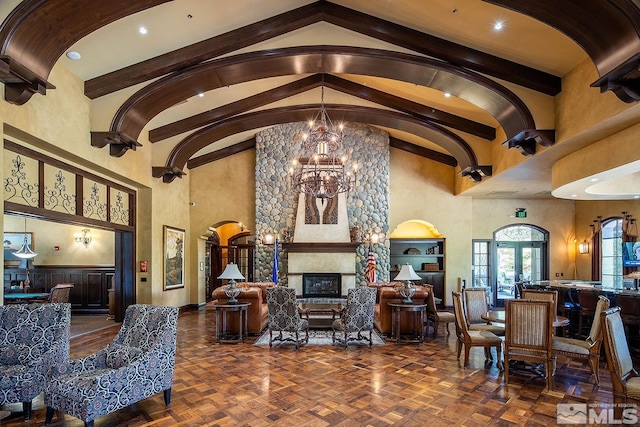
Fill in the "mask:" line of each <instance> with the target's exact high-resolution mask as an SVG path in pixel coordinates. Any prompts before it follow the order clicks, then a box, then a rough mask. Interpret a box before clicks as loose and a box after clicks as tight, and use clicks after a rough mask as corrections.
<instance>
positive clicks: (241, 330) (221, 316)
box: [214, 302, 251, 344]
mask: <svg viewBox="0 0 640 427" xmlns="http://www.w3.org/2000/svg"><path fill="white" fill-rule="evenodd" d="M250 305H251V303H250V302H241V303H238V304H216V305H214V307H215V309H216V342H217V343H219V344H222V343H241V342H242V341H243V339H244V338H246V337H247V307H249V306H250ZM228 313H238V334H237V335H231V334H229V333H228V332H227V314H228Z"/></svg>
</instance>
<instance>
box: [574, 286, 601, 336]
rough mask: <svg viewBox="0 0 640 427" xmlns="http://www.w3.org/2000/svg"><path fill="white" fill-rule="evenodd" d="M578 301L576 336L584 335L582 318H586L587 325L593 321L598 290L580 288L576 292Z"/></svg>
mask: <svg viewBox="0 0 640 427" xmlns="http://www.w3.org/2000/svg"><path fill="white" fill-rule="evenodd" d="M578 301H579V303H580V317H579V318H578V336H580V337H583V336H584V327H585V322H584V319H587V323H586V324H587V325H588V324H590V323H589V322H592V321H593V316H594V314H595V313H596V304H598V292H597V291H587V290H581V291H580V292H579V293H578Z"/></svg>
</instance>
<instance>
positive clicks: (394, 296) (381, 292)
mask: <svg viewBox="0 0 640 427" xmlns="http://www.w3.org/2000/svg"><path fill="white" fill-rule="evenodd" d="M414 287H415V288H416V293H415V295H414V296H413V297H412V298H411V299H412V300H413V303H414V304H426V303H427V296H428V295H429V291H427V289H426V288H425V287H424V286H414ZM403 299H404V298H403V297H402V295H400V293H399V292H398V288H396V287H381V288H378V302H377V303H376V309H375V312H374V317H373V324H374V325H375V327H376V329H377V330H378V331H380V333H381V334H387V335H388V334H390V333H391V317H392V312H391V307H389V303H398V304H400V303H402V300H403ZM413 315H414V313H411V312H402V313H400V334H402V335H405V334H406V335H414V334H417V333H418V331H414V330H413ZM420 325H422V322H420Z"/></svg>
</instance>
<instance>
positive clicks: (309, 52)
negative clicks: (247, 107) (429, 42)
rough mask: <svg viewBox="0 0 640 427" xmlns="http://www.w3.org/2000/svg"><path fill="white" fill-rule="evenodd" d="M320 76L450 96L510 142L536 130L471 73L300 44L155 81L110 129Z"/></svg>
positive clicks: (131, 130) (130, 132)
mask: <svg viewBox="0 0 640 427" xmlns="http://www.w3.org/2000/svg"><path fill="white" fill-rule="evenodd" d="M317 72H320V73H338V72H340V73H346V74H356V75H357V74H361V75H374V76H377V77H384V78H389V79H393V80H399V81H405V82H410V83H415V84H417V85H422V86H425V87H431V88H434V89H437V90H440V91H442V92H450V93H451V94H452V95H454V96H458V97H459V98H461V99H465V100H467V101H468V102H470V103H472V104H474V105H477V106H478V107H480V108H482V109H484V110H485V111H487V112H488V113H489V114H491V115H492V116H493V117H495V118H496V119H497V120H498V121H499V123H500V125H501V126H502V128H503V129H504V131H505V134H506V135H507V137H508V138H512V137H514V136H515V135H517V134H518V133H520V132H521V131H522V130H524V129H535V122H534V119H533V117H532V115H531V112H530V111H529V109H528V108H527V106H526V105H525V104H524V102H522V100H520V98H518V97H517V96H516V95H515V94H514V93H513V92H511V91H510V90H508V89H507V88H505V87H504V86H501V85H499V84H498V83H496V82H495V81H493V80H491V79H489V78H487V77H484V76H482V75H480V74H477V73H474V72H472V71H469V70H465V69H461V68H459V67H454V66H452V65H450V64H447V63H444V62H442V61H437V60H434V59H431V58H425V57H422V56H416V55H410V54H406V53H400V52H389V51H383V50H378V49H366V48H358V47H345V46H300V47H292V48H282V49H270V50H268V51H260V52H249V53H245V54H239V55H235V56H229V57H225V58H221V59H216V60H213V61H210V62H206V63H203V64H199V65H198V66H195V67H191V68H190V69H188V70H184V71H182V72H181V73H176V74H171V75H168V76H166V77H163V78H161V79H159V80H156V81H155V82H153V83H150V84H149V85H147V86H145V87H144V88H143V89H141V90H139V91H138V92H136V93H135V94H134V95H132V96H131V97H130V98H129V99H128V100H127V101H126V102H125V103H124V104H123V105H122V106H121V107H120V109H119V110H118V111H117V112H116V115H115V116H114V119H113V120H112V122H111V128H110V131H111V132H114V133H117V134H119V135H120V137H122V138H125V137H126V138H127V139H131V140H136V139H137V138H138V136H139V135H140V132H141V131H142V129H143V128H144V127H145V126H146V125H147V123H148V122H149V121H150V120H151V119H152V118H153V117H155V116H156V115H157V114H159V113H160V112H162V111H164V110H165V109H167V108H169V107H171V106H173V105H176V104H178V103H180V102H182V101H184V100H185V99H187V98H190V97H192V96H195V95H197V94H198V93H201V92H206V91H209V90H212V89H216V88H220V87H223V86H230V85H234V84H238V83H242V82H246V81H252V80H258V79H263V78H269V77H276V76H285V75H295V74H308V73H317Z"/></svg>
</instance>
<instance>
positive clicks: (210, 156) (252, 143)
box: [187, 137, 256, 169]
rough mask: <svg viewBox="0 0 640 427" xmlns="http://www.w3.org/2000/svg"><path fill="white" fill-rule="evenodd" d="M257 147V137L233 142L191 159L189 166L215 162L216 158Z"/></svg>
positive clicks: (195, 166) (193, 166)
mask: <svg viewBox="0 0 640 427" xmlns="http://www.w3.org/2000/svg"><path fill="white" fill-rule="evenodd" d="M252 148H256V138H255V137H253V138H250V139H247V140H246V141H242V142H239V143H237V144H233V145H231V146H229V147H226V148H221V149H219V150H216V151H214V152H212V153H207V154H203V155H202V156H198V157H194V158H192V159H189V161H188V162H187V168H189V169H195V168H197V167H199V166H204V165H206V164H208V163H211V162H215V161H216V160H221V159H224V158H225V157H229V156H233V155H234V154H238V153H242V152H243V151H247V150H251V149H252Z"/></svg>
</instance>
